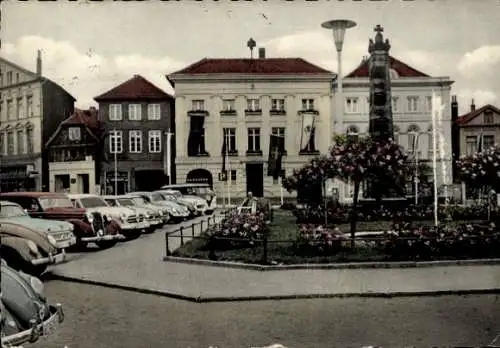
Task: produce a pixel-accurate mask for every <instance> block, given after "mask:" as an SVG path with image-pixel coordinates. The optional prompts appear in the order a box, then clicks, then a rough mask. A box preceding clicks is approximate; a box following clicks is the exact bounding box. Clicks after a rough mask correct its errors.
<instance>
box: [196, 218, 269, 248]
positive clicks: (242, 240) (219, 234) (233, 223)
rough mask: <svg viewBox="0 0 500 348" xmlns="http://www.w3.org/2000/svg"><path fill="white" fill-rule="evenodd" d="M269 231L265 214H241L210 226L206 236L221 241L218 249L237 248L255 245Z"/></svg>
mask: <svg viewBox="0 0 500 348" xmlns="http://www.w3.org/2000/svg"><path fill="white" fill-rule="evenodd" d="M267 230H268V228H267V224H266V220H265V214H264V213H257V214H250V213H241V214H234V215H231V216H229V217H228V218H227V219H224V220H223V221H222V222H221V223H220V224H216V225H212V226H210V228H209V229H208V230H207V232H206V234H207V235H208V236H209V237H211V238H212V240H217V241H219V243H217V245H218V247H222V246H225V247H235V246H242V245H244V246H248V245H253V244H254V242H255V241H258V240H261V239H262V238H263V237H264V235H265V234H267Z"/></svg>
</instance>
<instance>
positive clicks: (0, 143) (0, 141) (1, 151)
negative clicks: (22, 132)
mask: <svg viewBox="0 0 500 348" xmlns="http://www.w3.org/2000/svg"><path fill="white" fill-rule="evenodd" d="M0 155H5V133H0Z"/></svg>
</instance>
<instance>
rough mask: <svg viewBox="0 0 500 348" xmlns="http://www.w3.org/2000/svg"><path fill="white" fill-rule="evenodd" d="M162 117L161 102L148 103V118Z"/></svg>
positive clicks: (156, 118)
mask: <svg viewBox="0 0 500 348" xmlns="http://www.w3.org/2000/svg"><path fill="white" fill-rule="evenodd" d="M159 119H161V107H160V104H148V120H159Z"/></svg>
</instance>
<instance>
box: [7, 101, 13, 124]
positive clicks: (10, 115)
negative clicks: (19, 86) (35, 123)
mask: <svg viewBox="0 0 500 348" xmlns="http://www.w3.org/2000/svg"><path fill="white" fill-rule="evenodd" d="M13 117H14V113H13V110H12V99H9V100H7V118H8V119H9V120H12V119H13Z"/></svg>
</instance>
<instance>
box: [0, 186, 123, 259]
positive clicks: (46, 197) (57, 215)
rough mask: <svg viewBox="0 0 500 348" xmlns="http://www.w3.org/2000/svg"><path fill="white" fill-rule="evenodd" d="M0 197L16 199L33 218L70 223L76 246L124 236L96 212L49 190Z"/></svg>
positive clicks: (103, 246) (104, 243)
mask: <svg viewBox="0 0 500 348" xmlns="http://www.w3.org/2000/svg"><path fill="white" fill-rule="evenodd" d="M0 199H2V200H7V201H10V202H15V203H17V204H19V205H20V206H21V207H22V208H23V209H26V211H27V213H28V214H29V215H30V216H31V217H33V218H41V219H47V220H64V221H67V222H69V223H71V224H73V234H74V235H75V237H76V245H77V246H86V245H87V244H88V243H90V242H94V243H96V244H97V246H98V247H99V248H101V249H106V248H110V247H112V246H114V245H115V244H116V243H117V242H118V241H119V240H120V239H123V238H124V237H123V235H121V234H120V233H119V226H118V225H117V224H113V223H110V222H108V221H105V220H104V217H103V216H102V214H101V213H99V212H88V211H86V210H85V209H82V208H75V207H74V206H73V203H71V200H70V199H69V198H68V196H66V195H65V194H61V193H52V192H5V193H0Z"/></svg>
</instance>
